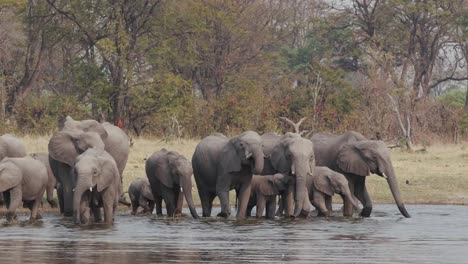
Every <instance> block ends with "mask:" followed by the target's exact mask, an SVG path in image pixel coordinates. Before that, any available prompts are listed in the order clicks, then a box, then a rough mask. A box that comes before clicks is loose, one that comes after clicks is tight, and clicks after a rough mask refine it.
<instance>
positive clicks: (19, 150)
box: [0, 134, 27, 205]
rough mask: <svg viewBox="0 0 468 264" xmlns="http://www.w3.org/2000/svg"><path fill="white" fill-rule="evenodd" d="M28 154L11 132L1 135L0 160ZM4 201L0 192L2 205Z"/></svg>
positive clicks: (0, 203)
mask: <svg viewBox="0 0 468 264" xmlns="http://www.w3.org/2000/svg"><path fill="white" fill-rule="evenodd" d="M26 155H27V153H26V147H25V146H24V144H23V143H22V142H21V141H20V140H19V139H18V138H16V137H15V136H12V135H9V134H5V135H2V136H0V160H2V159H3V158H5V157H10V158H20V157H25V156H26ZM3 203H4V199H3V194H2V193H1V192H0V205H3Z"/></svg>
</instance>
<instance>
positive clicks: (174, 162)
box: [164, 151, 180, 187]
mask: <svg viewBox="0 0 468 264" xmlns="http://www.w3.org/2000/svg"><path fill="white" fill-rule="evenodd" d="M166 157H167V164H168V166H169V171H170V173H169V174H168V175H167V177H164V178H166V179H164V180H165V181H167V182H168V184H170V186H169V185H166V184H165V185H166V186H168V187H172V186H173V184H176V185H180V179H179V163H180V162H179V159H180V156H179V155H178V154H177V153H175V152H173V151H169V152H168V153H167V154H166Z"/></svg>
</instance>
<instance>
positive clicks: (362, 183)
mask: <svg viewBox="0 0 468 264" xmlns="http://www.w3.org/2000/svg"><path fill="white" fill-rule="evenodd" d="M354 188H355V189H354V195H355V196H356V198H357V199H358V200H359V201H361V203H362V206H363V208H362V211H361V216H362V217H370V215H371V212H372V200H371V198H370V196H369V193H368V192H367V188H366V177H360V178H358V179H357V181H356V184H355V186H354ZM351 207H352V205H351Z"/></svg>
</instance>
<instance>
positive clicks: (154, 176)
mask: <svg viewBox="0 0 468 264" xmlns="http://www.w3.org/2000/svg"><path fill="white" fill-rule="evenodd" d="M145 170H146V176H147V178H148V180H149V183H150V186H151V191H152V193H153V197H154V201H155V203H156V214H158V215H162V200H164V203H165V204H166V209H167V215H168V216H170V217H173V216H177V215H180V214H182V206H183V196H185V200H186V201H187V205H188V207H189V209H190V213H191V214H192V217H193V218H198V214H197V211H196V210H195V204H194V203H193V200H192V174H193V170H192V164H191V163H190V161H189V160H187V158H185V157H184V156H183V155H180V154H179V153H177V152H175V151H168V150H166V149H161V150H160V151H157V152H155V153H153V154H152V155H151V156H150V157H149V158H148V159H147V160H146V166H145Z"/></svg>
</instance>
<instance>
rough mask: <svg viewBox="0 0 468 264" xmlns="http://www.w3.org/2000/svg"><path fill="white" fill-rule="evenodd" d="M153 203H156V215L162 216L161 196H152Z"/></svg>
mask: <svg viewBox="0 0 468 264" xmlns="http://www.w3.org/2000/svg"><path fill="white" fill-rule="evenodd" d="M154 204H155V205H156V215H157V216H163V213H162V197H161V196H156V197H154Z"/></svg>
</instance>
